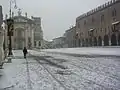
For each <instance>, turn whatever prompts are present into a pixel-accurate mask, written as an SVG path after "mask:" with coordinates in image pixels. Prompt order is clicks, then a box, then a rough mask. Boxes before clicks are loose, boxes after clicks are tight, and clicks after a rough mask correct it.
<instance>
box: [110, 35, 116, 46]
mask: <svg viewBox="0 0 120 90" xmlns="http://www.w3.org/2000/svg"><path fill="white" fill-rule="evenodd" d="M111 46H117V38H116V35H115V34H113V35H112V36H111Z"/></svg>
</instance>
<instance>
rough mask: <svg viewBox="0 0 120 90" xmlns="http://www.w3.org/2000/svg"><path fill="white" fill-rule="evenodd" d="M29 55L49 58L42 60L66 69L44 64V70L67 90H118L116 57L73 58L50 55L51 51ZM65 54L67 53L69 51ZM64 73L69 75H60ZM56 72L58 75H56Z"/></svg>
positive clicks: (119, 78) (119, 71) (119, 72)
mask: <svg viewBox="0 0 120 90" xmlns="http://www.w3.org/2000/svg"><path fill="white" fill-rule="evenodd" d="M56 51H57V50H56ZM58 51H59V50H58ZM53 52H54V50H53ZM66 52H67V51H66ZM30 53H31V54H32V55H34V56H37V57H38V56H39V57H41V56H42V55H43V56H51V57H47V58H44V60H46V59H48V60H49V62H52V63H56V65H57V66H60V65H61V67H66V69H63V68H62V69H60V67H56V66H55V65H53V66H50V65H49V64H45V66H46V68H48V70H49V71H50V72H51V73H53V74H54V75H55V77H56V78H57V79H59V80H60V81H61V82H62V83H63V84H64V85H65V86H66V87H67V88H69V90H119V89H120V60H119V58H118V57H116V58H115V57H97V58H96V57H91V58H90V57H73V56H67V55H63V54H62V55H61V54H58V53H56V54H55V53H52V50H51V53H47V51H46V52H45V51H44V52H38V51H30ZM67 53H69V50H68V52H67ZM111 55H112V54H111ZM39 60H40V59H39ZM48 60H47V61H48ZM61 60H62V62H61ZM64 71H65V72H66V71H67V73H68V71H69V72H71V73H69V74H68V75H66V74H64V73H62V74H61V73H60V72H64ZM56 72H59V73H58V74H56ZM60 74H61V75H60Z"/></svg>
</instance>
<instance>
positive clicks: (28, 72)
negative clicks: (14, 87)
mask: <svg viewBox="0 0 120 90" xmlns="http://www.w3.org/2000/svg"><path fill="white" fill-rule="evenodd" d="M26 69H27V71H26V72H27V84H28V85H27V86H28V90H32V84H31V79H30V71H29V65H28V60H27V59H26Z"/></svg>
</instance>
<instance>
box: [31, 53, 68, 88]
mask: <svg viewBox="0 0 120 90" xmlns="http://www.w3.org/2000/svg"><path fill="white" fill-rule="evenodd" d="M32 56H33V55H32ZM33 57H34V56H33ZM35 60H36V61H37V62H38V63H39V64H40V65H41V66H42V67H43V68H44V69H45V70H46V71H47V72H48V73H49V74H50V75H51V76H52V78H53V79H54V80H55V81H56V82H58V83H59V84H60V85H61V86H62V87H63V88H64V90H69V89H68V88H67V87H66V86H65V85H64V84H63V83H62V82H61V81H59V80H58V79H57V78H56V77H55V76H54V75H53V74H52V73H51V72H50V71H49V69H48V68H46V67H45V66H44V65H43V64H41V63H40V61H39V58H36V57H35Z"/></svg>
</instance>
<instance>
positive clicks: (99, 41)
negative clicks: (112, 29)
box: [98, 36, 102, 46]
mask: <svg viewBox="0 0 120 90" xmlns="http://www.w3.org/2000/svg"><path fill="white" fill-rule="evenodd" d="M98 46H102V38H101V36H99V37H98Z"/></svg>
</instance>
